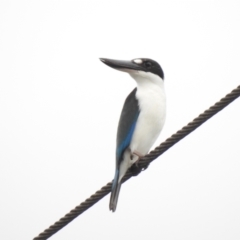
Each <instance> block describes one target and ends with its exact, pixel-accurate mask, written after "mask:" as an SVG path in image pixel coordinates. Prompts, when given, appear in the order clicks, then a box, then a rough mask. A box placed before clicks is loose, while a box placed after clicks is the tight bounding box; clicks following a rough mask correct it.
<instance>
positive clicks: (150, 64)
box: [144, 61, 152, 68]
mask: <svg viewBox="0 0 240 240" xmlns="http://www.w3.org/2000/svg"><path fill="white" fill-rule="evenodd" d="M144 66H145V67H146V68H151V67H152V63H151V62H149V61H147V62H145V63H144Z"/></svg>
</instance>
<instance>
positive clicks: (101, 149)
mask: <svg viewBox="0 0 240 240" xmlns="http://www.w3.org/2000/svg"><path fill="white" fill-rule="evenodd" d="M99 57H104V58H113V59H123V60H130V59H133V58H139V57H147V58H152V59H154V60H156V61H158V62H159V64H160V65H161V66H162V68H163V71H164V73H165V89H166V95H167V119H166V124H165V126H164V129H163V131H162V133H161V135H160V137H159V139H158V140H157V142H156V143H155V146H156V145H158V144H160V143H161V142H162V141H164V140H165V139H166V138H168V137H169V136H171V135H172V134H173V133H175V132H176V131H177V130H179V129H180V128H182V127H183V126H184V125H186V124H187V123H188V122H189V121H191V120H192V119H193V118H195V117H196V116H198V115H199V114H200V113H202V112H203V111H204V110H205V109H207V108H208V107H210V106H211V105H212V104H214V103H215V102H216V101H218V100H219V99H220V98H222V97H224V96H225V95H226V94H227V93H229V92H230V91H231V90H232V89H234V88H236V87H237V86H238V85H239V84H240V67H239V64H240V2H239V1H229V0H226V1H170V0H166V1H160V0H158V1H152V0H148V1H130V0H129V1H110V0H109V1H100V0H99V1H97V0H93V1H89V0H88V1H80V0H78V1H61V0H59V1H53V0H48V1H45V0H42V1H13V0H12V1H4V0H2V1H0V189H1V198H0V213H1V214H0V226H1V231H0V239H4V240H15V239H32V238H34V237H36V236H37V235H38V234H39V233H40V232H42V231H43V230H45V229H46V228H47V227H49V225H52V224H53V223H54V222H56V221H57V220H59V218H61V217H63V216H64V215H65V214H66V213H68V212H69V211H70V210H71V209H72V208H74V207H75V206H76V205H78V204H79V203H81V202H82V201H84V200H85V199H86V198H88V197H89V196H90V195H91V194H93V193H94V192H95V191H96V190H98V189H100V188H101V187H102V186H104V185H105V184H106V183H108V182H109V181H111V180H112V178H113V176H114V170H115V169H114V168H115V141H116V131H117V124H118V120H119V116H120V113H121V109H122V105H123V102H124V100H125V98H126V96H127V95H128V94H129V92H130V91H131V90H132V89H133V88H134V87H135V86H136V83H135V82H134V80H133V79H131V78H130V76H128V75H127V74H126V73H122V72H119V71H115V70H114V69H111V68H109V67H107V66H106V65H104V64H103V63H101V62H100V61H99ZM239 109H240V99H237V100H236V101H235V102H233V103H232V104H231V105H229V106H228V107H227V108H225V109H224V110H223V111H221V112H220V113H218V114H217V115H216V116H214V117H213V118H212V119H210V120H209V121H208V122H207V123H205V124H203V125H202V126H201V127H200V128H198V129H197V130H196V131H194V132H193V133H191V134H190V135H189V136H188V137H186V138H185V139H183V140H182V141H181V142H179V143H178V144H176V145H175V146H174V147H172V148H171V149H169V150H168V151H167V152H166V153H164V154H163V155H162V156H161V157H159V158H158V159H157V160H156V161H154V162H153V163H152V164H151V166H150V167H149V168H148V170H147V171H145V172H144V173H142V174H141V175H140V176H139V177H136V178H132V179H131V180H130V181H128V182H127V183H126V184H124V185H123V186H122V189H121V193H120V198H119V202H118V207H117V211H116V212H115V213H112V212H110V211H109V209H108V203H109V195H108V196H107V197H105V198H104V199H102V200H101V201H100V202H99V203H97V204H96V205H95V206H93V207H92V208H91V209H90V210H88V211H86V212H85V213H83V214H82V215H81V216H79V217H78V218H77V219H75V220H74V221H73V222H71V223H70V224H69V225H67V226H66V227H65V228H64V229H62V230H60V231H59V232H58V233H57V234H55V235H54V236H53V237H51V239H53V240H66V239H70V240H79V239H84V240H91V239H111V240H113V239H114V240H122V239H125V240H128V239H162V240H180V239H183V240H192V239H194V240H202V239H204V240H208V239H209V240H212V239H218V240H224V239H231V240H235V239H236V240H239V239H240V227H239V226H240V146H239V142H240V127H239V122H240V112H239Z"/></svg>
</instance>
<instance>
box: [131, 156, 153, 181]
mask: <svg viewBox="0 0 240 240" xmlns="http://www.w3.org/2000/svg"><path fill="white" fill-rule="evenodd" d="M133 155H135V156H137V157H138V160H137V161H136V162H135V163H134V164H133V165H132V166H131V168H130V171H131V173H132V175H133V176H137V175H138V174H139V173H140V172H142V171H145V170H146V169H147V168H148V166H149V165H147V166H146V167H140V166H139V165H138V162H139V159H140V158H141V157H143V156H144V155H142V154H140V153H139V152H137V151H134V152H133V153H132V156H131V159H133Z"/></svg>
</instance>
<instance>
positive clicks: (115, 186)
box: [109, 169, 121, 212]
mask: <svg viewBox="0 0 240 240" xmlns="http://www.w3.org/2000/svg"><path fill="white" fill-rule="evenodd" d="M120 188H121V180H120V181H119V169H117V170H116V173H115V177H114V180H113V183H112V192H111V197H110V203H109V209H110V211H113V212H115V210H116V208H117V202H118V196H119V192H120Z"/></svg>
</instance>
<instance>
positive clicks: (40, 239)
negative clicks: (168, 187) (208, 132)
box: [33, 86, 240, 240]
mask: <svg viewBox="0 0 240 240" xmlns="http://www.w3.org/2000/svg"><path fill="white" fill-rule="evenodd" d="M239 96H240V86H238V87H237V88H235V89H234V90H233V91H232V92H231V93H229V94H227V95H226V96H225V97H224V98H222V99H221V100H220V101H218V102H217V103H215V104H214V105H213V106H211V107H210V108H209V109H208V110H206V111H205V112H203V113H202V114H200V115H199V116H198V117H197V118H195V119H194V120H193V121H192V122H190V123H188V124H187V125H186V126H185V127H183V128H182V129H181V130H179V131H177V132H176V133H175V134H173V135H172V136H171V137H170V138H168V139H167V140H166V141H164V142H163V143H161V144H160V145H159V146H158V147H157V148H155V149H154V150H153V151H151V152H150V153H149V154H147V155H146V156H144V157H142V158H141V159H140V161H139V163H138V169H140V170H143V169H146V167H147V166H148V165H149V164H150V163H151V162H152V161H153V160H155V159H156V158H157V157H159V156H160V155H161V154H163V153H164V152H165V151H166V150H168V149H169V148H170V147H172V146H173V145H174V144H175V143H177V142H178V141H180V140H181V139H183V138H184V137H186V136H187V135H188V134H189V133H191V132H192V131H194V130H195V129H196V128H198V127H199V126H200V125H202V124H203V123H204V122H206V121H207V120H208V119H210V118H211V117H212V116H214V115H215V114H216V113H218V112H219V111H221V110H222V109H223V108H225V107H226V106H227V105H228V104H230V103H231V102H233V101H234V100H235V99H236V98H238V97H239ZM140 172H141V171H138V172H137V174H138V173H140ZM137 174H133V172H132V171H128V172H127V174H126V175H125V177H124V178H123V180H122V182H125V181H127V180H128V179H130V178H131V177H132V176H133V175H134V176H135V175H137ZM111 185H112V182H109V183H108V184H106V185H105V186H104V187H102V188H101V189H100V190H98V191H97V192H96V193H94V194H93V195H92V196H90V197H89V198H88V199H86V200H85V201H84V202H82V203H81V204H80V205H78V206H77V207H75V208H74V209H73V210H71V211H70V212H69V213H67V214H66V215H65V216H64V217H62V218H61V219H60V220H59V221H57V222H55V223H54V224H53V225H51V226H50V227H49V228H47V229H46V230H45V231H44V232H42V233H40V234H39V235H38V236H37V237H35V238H34V239H33V240H45V239H48V238H49V237H51V236H52V235H53V234H55V233H56V232H58V231H59V230H60V229H62V228H63V227H65V226H66V225H67V224H68V223H70V222H71V221H72V220H74V219H75V218H76V217H78V216H79V215H80V214H82V213H83V212H84V211H86V210H87V209H89V208H90V207H92V206H93V205H94V204H95V203H97V202H98V201H99V200H100V199H102V198H103V197H105V196H106V195H107V194H108V193H109V192H110V191H111Z"/></svg>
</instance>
